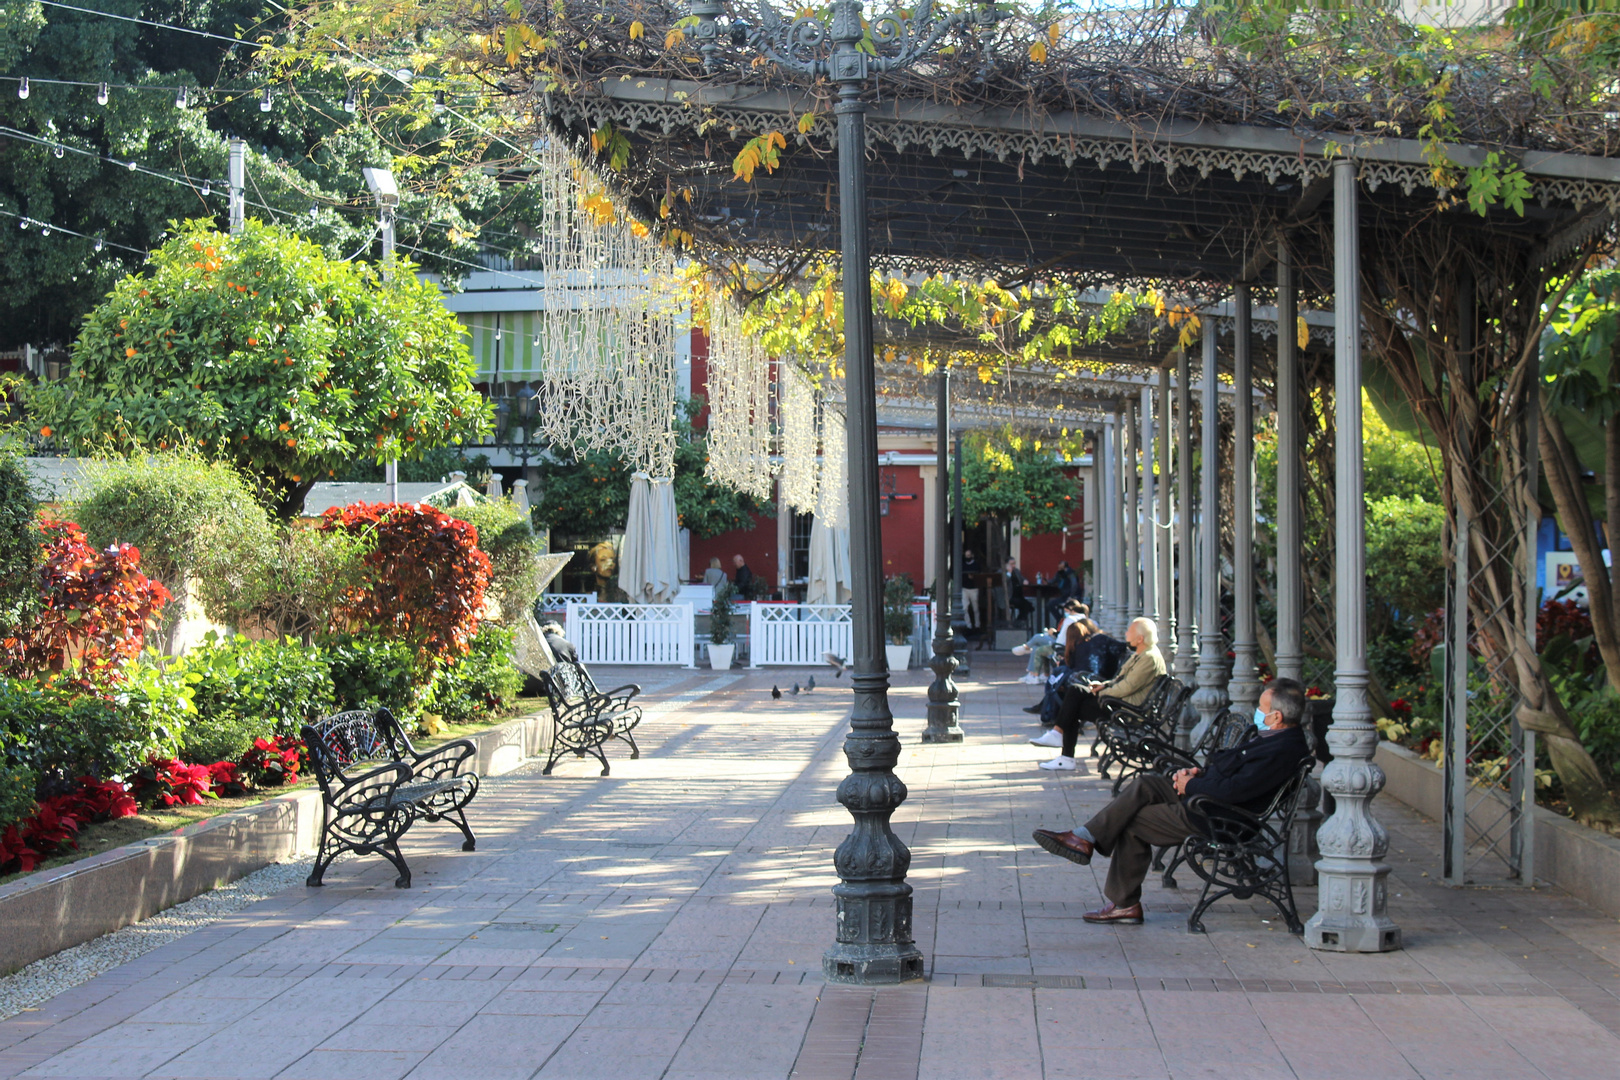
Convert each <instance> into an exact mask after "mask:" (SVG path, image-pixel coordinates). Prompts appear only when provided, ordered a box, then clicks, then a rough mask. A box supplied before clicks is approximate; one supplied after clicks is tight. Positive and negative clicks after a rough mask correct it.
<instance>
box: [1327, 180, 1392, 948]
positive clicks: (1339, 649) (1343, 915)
mask: <svg viewBox="0 0 1620 1080" xmlns="http://www.w3.org/2000/svg"><path fill="white" fill-rule="evenodd" d="M1356 184H1357V181H1356V163H1355V162H1354V161H1353V160H1350V159H1347V158H1340V159H1339V160H1337V161H1335V162H1334V163H1333V332H1334V341H1335V345H1334V350H1335V354H1336V355H1335V356H1334V364H1333V374H1334V382H1333V407H1334V447H1333V451H1334V452H1333V464H1334V476H1335V481H1336V483H1335V485H1334V506H1335V508H1336V512H1335V513H1334V544H1335V558H1334V560H1333V570H1334V582H1333V599H1334V604H1335V612H1336V615H1337V621H1336V623H1335V626H1334V639H1335V640H1334V645H1335V647H1334V653H1335V657H1336V659H1335V668H1334V672H1333V685H1334V691H1335V692H1334V700H1333V726H1332V727H1330V728H1329V729H1328V736H1327V741H1328V746H1329V747H1331V748H1332V752H1333V761H1332V762H1331V763H1329V765H1328V766H1327V768H1326V769H1325V770H1324V771H1323V773H1322V785H1323V787H1325V788H1327V790H1328V791H1330V792H1331V793H1332V794H1333V798H1334V811H1333V816H1332V817H1330V818H1328V820H1327V821H1326V822H1325V823H1324V824H1323V826H1322V830H1321V832H1319V833H1318V834H1317V841H1318V843H1320V844H1321V847H1322V858H1321V860H1320V861H1319V862H1318V863H1317V864H1316V869H1317V871H1318V873H1319V875H1320V884H1319V887H1318V891H1317V896H1318V901H1317V903H1318V907H1317V911H1316V914H1315V915H1313V916H1311V920H1310V922H1309V923H1307V924H1306V927H1305V941H1306V944H1308V945H1310V946H1311V947H1312V948H1313V949H1329V950H1333V951H1338V952H1386V951H1388V950H1390V949H1399V948H1400V947H1401V931H1400V928H1399V927H1397V926H1396V925H1395V923H1394V921H1393V920H1391V919H1390V917H1389V913H1388V911H1387V902H1388V897H1389V884H1388V879H1389V864H1388V863H1386V862H1384V861H1383V859H1384V855H1385V854H1386V853H1387V852H1388V851H1389V834H1388V833H1386V832H1385V831H1384V827H1383V825H1381V824H1379V822H1378V819H1377V818H1375V817H1373V815H1372V808H1371V805H1370V804H1371V803H1372V800H1373V798H1374V797H1375V796H1376V795H1377V794H1378V792H1379V791H1381V790H1383V787H1384V771H1383V770H1382V769H1380V768H1379V767H1378V766H1377V764H1375V763H1374V762H1373V752H1374V751H1375V750H1376V749H1377V746H1378V729H1377V728H1375V727H1374V726H1373V722H1372V710H1371V709H1370V708H1369V707H1368V705H1367V628H1366V617H1365V616H1366V611H1365V607H1366V592H1365V589H1366V581H1365V575H1366V561H1367V550H1366V547H1367V534H1366V526H1365V518H1364V515H1363V514H1362V506H1363V504H1364V495H1363V481H1362V460H1361V455H1362V447H1361V247H1360V237H1359V235H1358V228H1359V225H1358V221H1357V213H1356V209H1357V208H1356V195H1357V190H1356Z"/></svg>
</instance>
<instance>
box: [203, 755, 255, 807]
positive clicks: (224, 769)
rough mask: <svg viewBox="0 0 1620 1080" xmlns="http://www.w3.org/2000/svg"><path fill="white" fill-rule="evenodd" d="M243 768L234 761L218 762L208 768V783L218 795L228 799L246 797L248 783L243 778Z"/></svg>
mask: <svg viewBox="0 0 1620 1080" xmlns="http://www.w3.org/2000/svg"><path fill="white" fill-rule="evenodd" d="M241 772H242V766H241V765H240V764H238V763H237V762H234V761H216V762H214V763H213V764H212V765H210V766H208V783H209V786H210V789H211V790H212V791H213V792H214V794H216V795H223V796H225V797H226V798H227V799H232V798H235V797H236V796H238V795H246V794H247V790H248V785H247V781H246V780H244V779H242V776H241Z"/></svg>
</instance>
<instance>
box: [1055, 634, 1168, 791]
mask: <svg viewBox="0 0 1620 1080" xmlns="http://www.w3.org/2000/svg"><path fill="white" fill-rule="evenodd" d="M1158 643H1159V628H1158V626H1157V625H1156V624H1155V623H1154V622H1153V620H1152V619H1148V618H1138V619H1132V620H1131V625H1130V626H1128V627H1127V628H1126V629H1125V644H1127V645H1129V646H1130V647H1131V655H1130V657H1129V658H1128V659H1127V660H1126V661H1125V662H1124V663H1123V664H1121V665H1120V667H1119V674H1117V675H1115V676H1114V677H1113V678H1112V679H1109V680H1108V681H1107V682H1092V683H1089V684H1087V683H1078V682H1076V683H1071V684H1070V685H1069V687H1068V689H1066V690H1065V691H1064V692H1063V705H1062V706H1061V707H1060V708H1059V709H1058V715H1057V728H1055V729H1054V730H1059V731H1062V733H1063V741H1062V743H1061V744H1060V747H1059V750H1058V755H1057V757H1055V758H1053V759H1052V760H1051V761H1043V762H1041V768H1043V769H1049V770H1052V771H1058V772H1067V771H1070V770H1072V769H1074V767H1075V764H1074V744H1075V743H1076V742H1078V741H1079V739H1080V728H1081V725H1083V724H1086V723H1093V724H1094V723H1096V722H1097V721H1098V720H1099V719H1100V718H1101V716H1102V704H1101V700H1100V699H1102V698H1105V697H1108V698H1118V699H1119V700H1121V701H1124V702H1126V703H1128V704H1131V705H1139V704H1141V702H1142V700H1143V699H1144V698H1146V697H1147V695H1148V691H1149V690H1151V689H1152V688H1153V681H1154V680H1155V679H1157V678H1158V677H1159V676H1160V675H1163V674H1164V657H1163V656H1162V655H1160V653H1159V650H1158V648H1157V645H1158ZM1038 745H1047V744H1045V743H1042V744H1038Z"/></svg>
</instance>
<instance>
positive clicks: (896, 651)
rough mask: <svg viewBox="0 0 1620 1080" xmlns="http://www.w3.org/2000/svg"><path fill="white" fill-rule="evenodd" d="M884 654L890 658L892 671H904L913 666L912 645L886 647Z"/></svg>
mask: <svg viewBox="0 0 1620 1080" xmlns="http://www.w3.org/2000/svg"><path fill="white" fill-rule="evenodd" d="M883 652H884V654H885V655H887V656H888V658H889V670H890V671H904V670H906V668H908V667H910V666H911V646H910V645H885V646H883Z"/></svg>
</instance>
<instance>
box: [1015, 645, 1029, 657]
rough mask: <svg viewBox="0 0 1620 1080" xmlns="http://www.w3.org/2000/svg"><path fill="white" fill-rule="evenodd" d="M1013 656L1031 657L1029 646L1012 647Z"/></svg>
mask: <svg viewBox="0 0 1620 1080" xmlns="http://www.w3.org/2000/svg"><path fill="white" fill-rule="evenodd" d="M1012 654H1013V655H1014V656H1028V655H1029V646H1028V645H1014V646H1013V647H1012Z"/></svg>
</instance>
